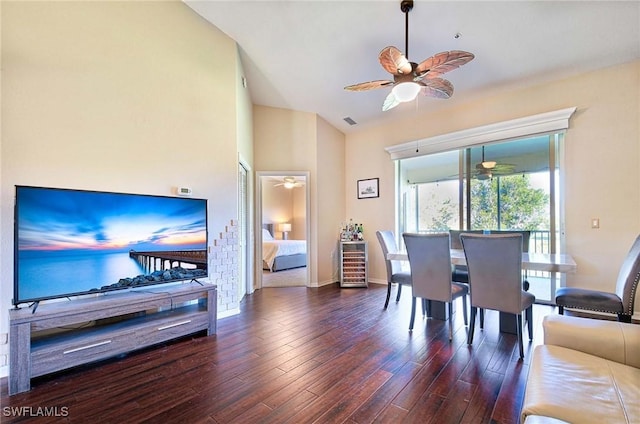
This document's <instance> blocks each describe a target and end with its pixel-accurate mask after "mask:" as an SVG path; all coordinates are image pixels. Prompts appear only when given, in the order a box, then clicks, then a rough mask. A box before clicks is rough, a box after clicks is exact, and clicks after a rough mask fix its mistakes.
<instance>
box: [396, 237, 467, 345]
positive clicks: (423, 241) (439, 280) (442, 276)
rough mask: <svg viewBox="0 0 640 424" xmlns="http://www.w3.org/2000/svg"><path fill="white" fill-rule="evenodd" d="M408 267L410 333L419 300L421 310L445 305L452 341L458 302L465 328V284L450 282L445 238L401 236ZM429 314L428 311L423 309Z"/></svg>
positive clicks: (448, 253)
mask: <svg viewBox="0 0 640 424" xmlns="http://www.w3.org/2000/svg"><path fill="white" fill-rule="evenodd" d="M402 237H403V240H404V244H405V246H406V248H407V256H408V257H409V265H410V266H411V290H412V295H413V298H412V300H411V321H410V323H409V330H413V324H414V321H415V314H416V298H421V299H422V304H423V308H424V307H425V303H427V302H428V301H438V302H443V303H446V304H447V305H448V308H447V309H448V310H449V312H448V314H449V317H448V320H449V340H452V339H453V301H454V300H455V299H457V298H459V297H461V298H462V307H463V314H464V324H465V325H467V294H468V293H469V287H468V286H467V285H466V284H460V283H454V282H452V281H451V253H450V251H449V234H447V233H439V234H412V233H403V234H402ZM426 309H427V310H429V308H426Z"/></svg>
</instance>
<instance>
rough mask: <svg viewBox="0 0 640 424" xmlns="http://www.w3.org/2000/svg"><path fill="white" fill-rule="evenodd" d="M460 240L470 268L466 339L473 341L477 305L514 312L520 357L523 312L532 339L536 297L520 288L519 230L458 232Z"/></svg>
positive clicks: (522, 351)
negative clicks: (469, 311)
mask: <svg viewBox="0 0 640 424" xmlns="http://www.w3.org/2000/svg"><path fill="white" fill-rule="evenodd" d="M460 240H461V241H462V246H463V248H464V254H465V257H466V258H467V267H468V268H469V288H470V298H471V319H470V322H469V337H468V340H467V342H468V343H469V344H471V343H472V342H473V329H474V324H475V315H476V311H477V309H478V308H483V309H492V310H496V311H500V312H504V313H506V314H513V315H514V316H515V318H516V321H517V325H516V329H517V333H518V345H519V348H520V358H523V357H524V348H523V343H522V312H523V311H525V314H526V320H527V323H528V330H529V340H533V320H532V315H533V303H534V302H535V300H536V298H535V296H534V295H532V294H531V293H528V292H526V291H524V290H522V234H517V233H516V234H486V235H484V234H461V235H460Z"/></svg>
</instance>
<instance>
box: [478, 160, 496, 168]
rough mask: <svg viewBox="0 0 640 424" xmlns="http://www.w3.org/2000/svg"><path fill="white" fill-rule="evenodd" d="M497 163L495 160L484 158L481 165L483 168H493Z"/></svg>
mask: <svg viewBox="0 0 640 424" xmlns="http://www.w3.org/2000/svg"><path fill="white" fill-rule="evenodd" d="M496 165H497V162H496V161H494V160H485V161H483V162H482V167H483V168H484V169H493V168H495V167H496Z"/></svg>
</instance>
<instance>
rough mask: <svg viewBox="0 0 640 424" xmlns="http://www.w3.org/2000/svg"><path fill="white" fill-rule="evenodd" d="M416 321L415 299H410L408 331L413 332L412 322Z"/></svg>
mask: <svg viewBox="0 0 640 424" xmlns="http://www.w3.org/2000/svg"><path fill="white" fill-rule="evenodd" d="M415 320H416V297H415V296H413V297H412V298H411V320H410V321H409V331H413V322H414V321H415Z"/></svg>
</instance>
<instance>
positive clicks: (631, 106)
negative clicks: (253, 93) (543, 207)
mask: <svg viewBox="0 0 640 424" xmlns="http://www.w3.org/2000/svg"><path fill="white" fill-rule="evenodd" d="M612 81H615V85H616V86H617V87H624V89H621V90H611V89H610V87H611V82H612ZM638 93H640V61H635V62H633V63H628V64H624V65H620V66H615V67H611V68H606V69H602V70H599V71H595V72H590V73H586V74H582V75H577V76H573V77H571V78H566V79H562V80H558V81H553V82H548V83H545V84H540V85H536V86H531V87H528V88H520V89H517V90H510V91H507V90H502V91H495V92H488V93H483V95H482V96H481V97H480V96H479V97H477V98H476V99H474V100H471V101H468V102H466V103H452V106H451V107H448V108H446V109H443V110H441V111H438V112H432V113H425V114H424V115H420V116H414V117H411V118H408V119H406V120H400V121H398V122H396V123H394V124H381V125H377V126H372V127H370V128H366V129H363V130H361V131H358V132H356V133H353V134H347V136H346V158H347V161H348V163H349V164H350V166H348V167H346V168H345V172H346V176H345V177H346V178H345V185H346V186H347V187H351V186H353V185H354V184H356V181H357V180H358V179H362V178H372V177H379V178H380V197H379V198H375V199H365V200H357V199H356V198H355V196H350V195H347V197H346V199H347V200H346V208H347V215H348V216H350V217H353V218H354V219H357V220H359V221H362V222H363V223H364V225H365V231H366V232H367V233H368V234H367V236H368V237H369V238H370V239H371V236H369V234H372V233H373V232H375V231H376V230H378V229H394V209H395V200H394V196H395V194H394V164H393V162H392V161H391V160H390V158H389V155H388V154H387V153H386V152H385V151H384V147H387V146H392V145H395V144H400V143H404V142H408V141H411V140H416V139H420V138H424V137H430V136H435V135H439V134H446V133H449V132H453V131H458V130H463V129H467V128H473V127H477V126H481V125H485V124H490V123H494V122H500V121H506V120H509V119H514V118H519V117H524V116H529V115H535V114H538V113H542V112H548V111H553V110H559V109H563V108H567V107H572V106H576V107H577V111H576V113H575V114H574V116H573V117H572V119H571V121H570V128H569V130H568V131H567V133H566V138H565V158H564V166H563V170H564V171H563V172H564V183H565V184H564V187H563V189H564V198H565V205H566V210H565V222H564V223H565V230H566V231H565V235H566V251H567V252H568V253H570V254H571V255H572V256H573V257H574V259H575V260H576V263H577V265H578V267H577V272H576V273H575V274H569V275H568V276H567V285H569V286H578V285H579V286H581V287H586V288H593V289H598V290H605V291H613V290H614V289H615V281H616V277H617V274H618V271H619V269H620V265H621V263H622V261H623V260H624V257H625V256H626V253H627V251H628V250H629V247H630V246H631V244H632V242H633V240H634V239H635V238H636V236H637V235H638V234H639V233H640V214H638V210H639V208H640V184H639V182H640V131H639V128H638V126H639V120H638V116H639V113H640V105H639V102H640V96H639V95H638ZM436 101H437V100H436ZM403 106H404V105H403ZM406 106H407V107H412V105H406ZM401 107H402V106H401ZM399 113H401V110H400V112H399ZM363 151H367V160H366V161H358V160H357V158H359V157H360V156H361V152H363ZM596 217H597V218H600V228H599V229H597V230H594V229H591V228H590V222H591V218H596ZM372 247H373V246H372ZM370 253H371V254H370V261H369V263H370V275H371V278H372V279H375V280H377V281H378V282H384V281H385V279H386V276H385V275H386V271H385V266H384V259H383V258H382V254H381V251H380V248H379V246H375V248H371V249H370ZM636 304H639V303H638V301H636ZM636 310H638V308H636ZM638 312H640V311H638ZM638 312H636V316H638Z"/></svg>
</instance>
